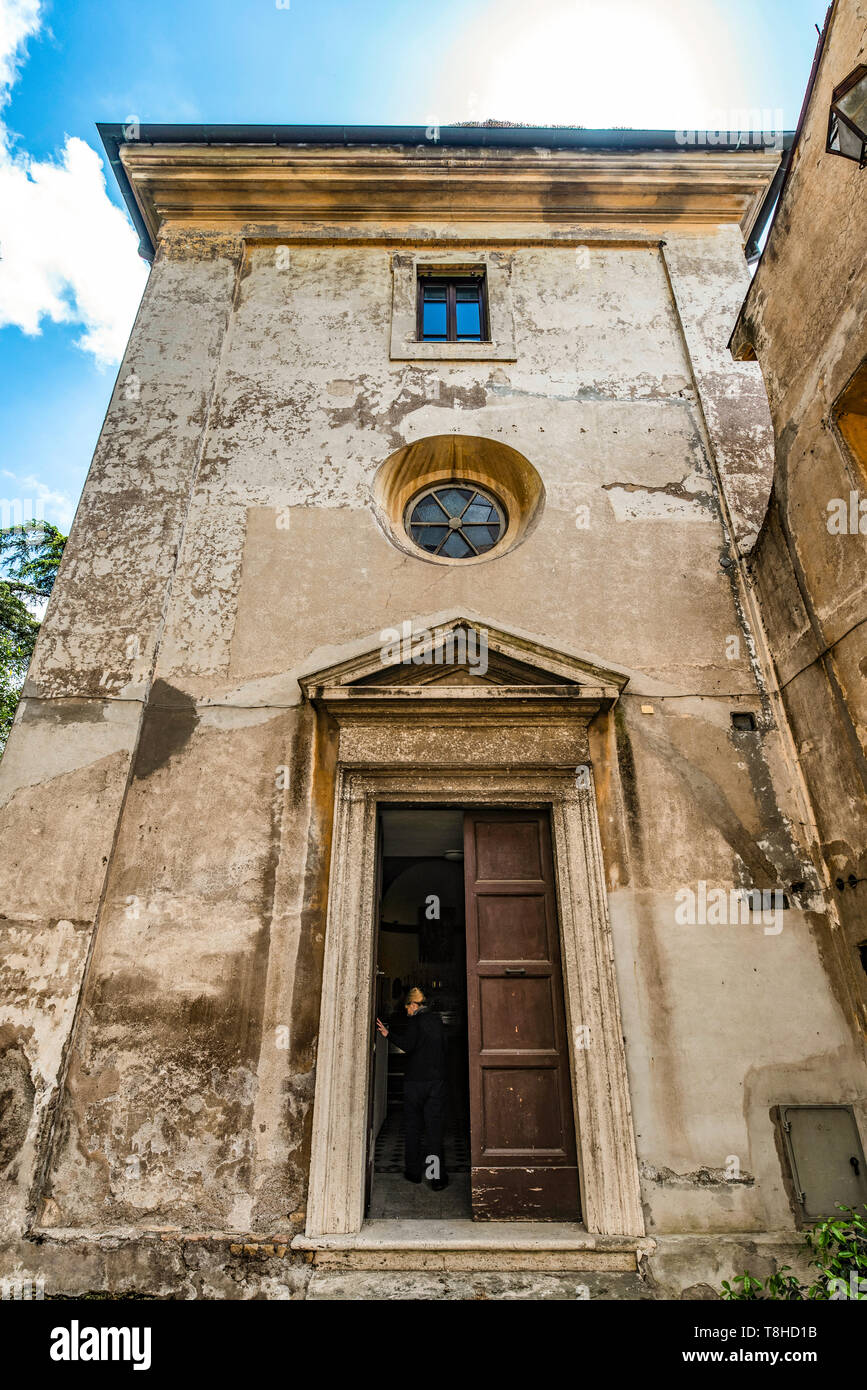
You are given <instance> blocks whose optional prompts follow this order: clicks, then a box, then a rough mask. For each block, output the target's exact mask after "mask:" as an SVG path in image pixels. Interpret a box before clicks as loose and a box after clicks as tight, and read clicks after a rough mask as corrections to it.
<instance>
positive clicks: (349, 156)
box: [0, 127, 867, 1298]
mask: <svg viewBox="0 0 867 1390" xmlns="http://www.w3.org/2000/svg"><path fill="white" fill-rule="evenodd" d="M104 138H105V140H106V145H107V148H108V149H109V153H110V155H111V157H112V162H113V164H114V167H115V169H116V171H117V173H118V177H119V179H120V181H121V185H122V187H123V188H124V191H125V195H126V196H127V199H128V202H129V205H130V207H131V210H132V211H133V213H134V216H135V218H136V220H137V223H138V225H139V226H140V228H141V231H142V236H143V239H144V240H145V242H146V243H150V244H151V245H152V247H153V248H154V250H155V258H154V264H153V270H152V273H151V276H150V279H149V282H148V285H147V288H146V290H145V295H144V299H143V302H142V306H141V309H140V311H139V315H138V318H137V321H136V324H135V327H134V330H133V333H132V336H131V339H130V343H129V347H128V350H127V353H126V356H125V358H124V361H123V364H122V366H121V369H120V372H119V375H118V380H117V384H116V387H115V391H114V394H113V397H112V401H111V405H110V408H109V411H108V414H107V417H106V421H105V424H104V427H103V431H102V434H101V436H100V440H99V443H98V445H97V449H96V453H95V456H94V460H93V464H92V467H91V470H90V474H89V476H88V480H87V484H86V486H85V490H84V494H83V497H82V501H81V504H80V507H79V510H78V513H77V516H76V519H75V523H74V526H73V530H72V534H71V537H70V540H69V544H68V547H67V552H66V555H65V557H64V561H63V566H62V569H61V573H60V577H59V580H58V584H57V586H56V589H55V593H54V595H53V596H52V599H51V602H50V605H49V609H48V613H47V615H46V619H45V622H44V625H43V629H42V632H41V634H40V639H39V643H38V647H37V651H36V654H35V657H34V661H33V664H32V668H31V671H30V674H29V677H28V681H27V685H26V688H25V697H24V699H23V701H22V705H21V707H20V710H19V714H18V716H17V719H16V725H15V728H14V730H13V733H12V736H11V738H10V741H9V745H8V749H7V752H6V754H5V756H4V758H3V763H2V768H0V779H2V782H0V785H2V798H3V816H4V828H3V844H4V850H5V852H4V855H3V863H2V866H0V874H2V920H0V935H2V940H3V943H4V944H3V966H2V976H0V980H2V999H3V1004H2V1012H0V1043H2V1048H3V1052H2V1067H3V1069H4V1076H5V1078H6V1080H5V1083H4V1090H5V1092H6V1094H7V1096H8V1102H7V1107H6V1113H7V1115H8V1122H7V1125H6V1127H5V1135H6V1137H5V1139H4V1144H5V1152H4V1153H3V1154H2V1157H0V1161H2V1162H3V1164H4V1166H3V1168H2V1170H0V1171H2V1176H3V1181H4V1186H5V1189H6V1191H5V1194H4V1200H3V1213H4V1215H3V1221H4V1227H5V1229H4V1236H3V1252H4V1253H3V1262H4V1272H5V1273H6V1274H7V1275H17V1276H19V1277H24V1276H26V1275H28V1274H30V1275H31V1276H35V1275H37V1274H41V1275H42V1276H43V1277H44V1279H45V1286H46V1290H47V1291H49V1290H51V1289H52V1288H53V1289H55V1290H58V1291H61V1292H83V1291H88V1290H103V1289H108V1290H111V1291H113V1292H124V1291H130V1290H139V1291H149V1292H156V1293H159V1294H162V1295H165V1296H189V1295H190V1293H191V1292H192V1293H195V1294H196V1295H198V1296H203V1297H219V1298H226V1297H250V1296H253V1295H256V1294H258V1295H260V1296H261V1295H263V1294H264V1295H265V1296H268V1297H274V1298H285V1297H293V1298H303V1297H361V1296H373V1297H376V1296H378V1292H377V1291H378V1290H381V1289H382V1288H384V1287H386V1285H387V1286H388V1287H389V1288H390V1289H392V1290H393V1288H394V1279H395V1277H399V1278H400V1280H401V1281H402V1285H401V1286H402V1287H403V1288H404V1289H405V1290H406V1291H407V1292H408V1293H410V1294H413V1295H415V1296H422V1297H423V1296H426V1292H429V1290H430V1287H431V1286H430V1280H431V1279H432V1278H434V1277H435V1275H436V1277H437V1278H442V1276H443V1273H444V1274H445V1275H446V1276H447V1277H448V1278H451V1279H453V1280H454V1281H456V1283H455V1287H459V1288H460V1289H466V1290H467V1295H466V1296H473V1290H474V1289H476V1290H478V1288H479V1287H481V1285H482V1283H483V1282H484V1280H486V1279H490V1278H491V1277H496V1278H499V1279H500V1280H502V1279H505V1278H508V1279H512V1280H516V1281H518V1285H517V1286H519V1287H521V1288H523V1289H524V1290H525V1291H526V1296H550V1295H551V1293H552V1290H553V1292H554V1293H557V1292H558V1291H559V1293H560V1295H561V1296H575V1290H576V1289H578V1290H582V1289H583V1290H589V1292H590V1296H591V1297H647V1296H667V1297H672V1296H673V1297H677V1296H680V1295H681V1294H682V1293H683V1292H684V1291H687V1295H688V1296H694V1293H695V1290H696V1289H698V1290H699V1294H700V1293H702V1292H706V1290H707V1288H708V1287H710V1288H715V1287H718V1285H719V1280H720V1279H721V1278H724V1277H729V1276H730V1275H731V1274H733V1273H737V1272H739V1271H740V1270H742V1269H743V1268H744V1267H746V1266H749V1267H750V1268H751V1269H752V1270H753V1271H758V1272H760V1273H761V1272H766V1271H768V1270H770V1269H771V1268H772V1267H773V1266H774V1263H775V1261H780V1260H781V1261H782V1262H783V1263H794V1262H795V1261H794V1260H793V1250H794V1248H795V1247H796V1246H797V1244H798V1239H799V1238H798V1227H799V1225H800V1224H801V1223H802V1221H803V1219H804V1217H805V1215H809V1208H808V1207H807V1208H805V1207H804V1204H803V1202H800V1195H801V1194H800V1192H799V1191H798V1190H796V1189H797V1188H798V1170H797V1167H795V1168H793V1166H792V1157H791V1152H790V1146H789V1140H788V1137H787V1136H789V1134H790V1130H789V1129H787V1125H789V1123H790V1121H789V1120H788V1119H787V1117H786V1113H787V1112H786V1107H791V1108H793V1109H796V1108H798V1107H809V1106H816V1105H820V1106H828V1107H832V1108H834V1107H836V1109H835V1114H837V1111H838V1110H839V1111H840V1112H841V1113H842V1115H843V1119H842V1121H841V1123H842V1124H843V1125H844V1127H845V1125H846V1124H848V1123H851V1124H852V1125H854V1127H855V1128H854V1139H852V1141H851V1143H858V1142H859V1141H858V1133H859V1129H860V1133H861V1134H863V1132H864V1124H865V1116H867V1112H865V1067H864V1055H863V1035H862V1031H861V1023H863V1016H860V1015H859V1014H858V1011H857V1008H856V1007H855V999H854V993H853V989H852V988H850V989H849V992H848V993H847V992H846V991H843V990H841V988H840V984H839V973H838V971H837V969H836V967H835V965H834V962H833V961H831V960H829V958H828V950H827V942H828V940H829V939H830V938H831V936H832V934H833V931H834V929H835V922H836V918H835V916H834V913H835V910H836V909H835V906H834V899H833V893H832V891H831V889H830V888H829V884H828V881H827V874H826V872H825V870H824V869H823V860H822V856H821V853H819V852H818V846H817V840H816V836H815V833H814V813H813V808H812V802H811V800H810V794H809V790H808V787H807V784H806V781H805V768H804V758H803V750H800V752H799V747H798V738H799V735H798V731H797V730H796V729H794V730H793V727H792V724H791V723H790V719H791V712H790V706H789V703H788V702H787V701H786V699H784V698H783V697H782V696H781V691H780V682H779V680H778V678H777V668H776V667H775V664H774V660H773V659H772V656H771V653H770V650H769V647H768V639H767V635H766V632H765V627H764V618H763V614H762V610H761V606H760V603H759V597H760V595H761V586H760V585H759V586H756V584H755V583H754V581H753V579H752V577H751V574H750V572H749V568H748V566H749V564H750V563H751V557H752V556H754V555H755V553H756V544H757V539H758V538H759V537H762V538H764V536H765V535H766V532H767V523H766V521H765V516H766V512H767V508H768V499H769V496H770V495H771V491H772V484H773V479H774V449H773V435H772V427H771V419H770V416H769V413H768V406H767V398H766V396H765V393H764V389H763V386H762V380H761V374H760V371H759V368H758V366H757V365H756V364H755V363H751V362H746V363H740V362H735V361H733V360H732V357H731V354H730V353H729V352H728V348H727V344H728V339H729V335H730V333H731V329H732V326H733V324H734V322H735V320H736V317H737V314H738V309H739V306H740V304H741V302H742V300H743V298H744V295H745V293H746V290H747V288H748V286H749V274H748V269H747V265H746V261H745V259H744V249H743V248H744V241H745V239H746V238H747V237H748V236H749V235H750V234H751V233H752V231H753V229H754V227H755V226H756V223H757V219H758V218H759V217H760V214H761V210H762V208H763V206H764V204H765V200H766V198H767V196H768V192H769V189H770V188H771V185H772V182H773V180H774V177H775V175H776V174H777V171H778V168H779V165H780V159H781V154H780V151H778V150H774V149H765V148H763V147H757V148H752V147H747V148H739V149H733V148H728V147H726V148H719V147H713V146H708V145H706V144H705V145H701V144H698V143H697V144H694V145H685V144H683V143H681V142H679V141H678V140H676V139H675V137H674V136H665V135H655V136H654V135H650V134H648V135H647V136H641V135H639V134H637V133H635V134H633V135H632V136H631V137H630V136H628V135H627V134H625V133H623V132H607V133H606V132H581V131H574V132H555V131H523V130H496V131H490V130H484V129H471V130H467V129H459V128H452V129H450V130H446V129H445V128H444V129H442V130H439V129H436V128H429V129H428V130H427V131H424V130H418V131H416V130H409V131H373V130H371V131H365V130H359V129H354V130H332V131H324V132H323V131H318V132H317V131H309V130H298V129H295V130H292V129H290V130H283V131H276V132H265V131H263V130H257V129H255V128H254V129H246V130H245V129H240V130H238V129H235V130H230V129H226V130H223V131H220V130H219V129H216V128H211V129H210V130H201V131H192V132H191V131H190V130H184V129H183V128H171V127H168V128H167V127H143V128H141V129H140V130H135V131H131V132H123V131H121V130H120V129H114V130H108V131H106V132H104ZM762 544H764V540H763V541H762ZM758 563H759V564H761V563H762V561H761V552H760V554H759V561H758ZM461 865H462V866H463V867H462V868H461ZM431 924H434V925H431ZM851 978H852V980H854V978H855V977H854V975H852V977H851ZM418 979H422V980H423V983H424V985H425V988H426V989H427V990H428V993H429V995H430V996H431V997H432V999H433V1000H434V1001H435V1003H437V1002H438V1003H439V1004H440V1005H443V1004H445V1005H447V1008H444V1016H447V1017H448V1018H449V1019H451V1020H452V1022H453V1028H454V1033H455V1046H456V1049H457V1051H456V1055H457V1056H458V1058H459V1059H461V1058H463V1059H464V1060H463V1061H462V1062H460V1065H459V1066H458V1068H457V1071H456V1076H457V1075H458V1073H459V1072H460V1073H461V1075H462V1076H463V1077H464V1080H465V1081H466V1083H467V1086H466V1090H467V1094H466V1097H465V1099H464V1101H463V1102H460V1103H459V1097H458V1095H457V1089H456V1091H455V1096H454V1097H453V1100H454V1107H455V1112H456V1113H457V1112H458V1111H460V1113H461V1114H462V1115H463V1123H464V1138H465V1140H466V1161H465V1162H464V1163H459V1162H453V1167H454V1172H453V1175H452V1185H451V1188H450V1189H449V1194H448V1201H449V1202H450V1203H452V1204H453V1205H451V1206H449V1207H445V1206H440V1207H437V1208H433V1207H425V1206H424V1205H423V1203H424V1202H425V1201H427V1193H426V1192H425V1193H424V1194H423V1195H419V1197H418V1200H417V1202H416V1204H415V1205H414V1206H413V1207H412V1208H410V1207H407V1206H406V1205H405V1203H406V1201H407V1200H408V1199H406V1197H405V1194H404V1191H403V1189H402V1188H401V1182H400V1178H399V1175H398V1178H397V1181H396V1182H393V1181H391V1176H390V1175H389V1174H388V1173H387V1171H386V1168H387V1165H383V1164H379V1163H378V1161H377V1145H378V1142H379V1136H380V1134H381V1133H382V1132H383V1126H384V1125H387V1124H388V1122H389V1121H388V1113H389V1111H390V1110H391V1109H393V1106H392V1105H391V1104H390V1099H391V1093H390V1090H389V1087H391V1085H392V1083H393V1082H394V1083H395V1084H397V1079H398V1078H399V1060H398V1061H397V1062H395V1054H394V1051H393V1050H391V1051H390V1052H389V1049H388V1048H387V1045H385V1044H381V1043H376V1042H375V1041H374V1038H375V1034H374V1016H375V1014H376V1013H377V1012H379V1011H380V1009H385V1008H388V1007H391V1005H392V1003H393V1002H394V1001H395V1000H399V997H400V990H401V989H402V988H403V987H404V986H405V985H406V984H407V983H412V982H413V981H414V980H418ZM438 996H439V997H438ZM383 1048H385V1051H383ZM461 1049H463V1050H461ZM461 1084H462V1083H461ZM455 1087H456V1088H458V1087H459V1082H458V1081H456V1082H455ZM462 1106H463V1108H461V1107H462ZM801 1113H802V1112H800V1111H799V1114H801ZM847 1133H848V1131H847ZM835 1142H836V1141H835ZM845 1142H846V1143H849V1142H850V1141H849V1139H848V1138H847V1139H846V1141H845ZM850 1147H851V1144H850ZM859 1152H860V1150H859ZM837 1157H841V1155H839V1154H838V1155H837ZM848 1157H849V1155H848V1153H847V1154H846V1155H842V1157H841V1162H842V1164H843V1166H844V1167H845V1168H846V1171H845V1173H844V1174H843V1176H844V1178H845V1179H846V1181H845V1183H844V1184H843V1187H842V1188H840V1189H839V1190H840V1193H841V1196H850V1197H852V1198H853V1199H854V1198H855V1197H857V1196H858V1195H859V1193H860V1192H861V1188H860V1187H859V1186H858V1183H859V1181H861V1179H859V1177H858V1176H857V1175H856V1171H855V1169H854V1168H852V1167H851V1166H848V1167H847V1166H846V1165H847V1163H848ZM861 1171H862V1173H863V1168H862V1170H861ZM841 1181H842V1180H841ZM847 1183H848V1186H847V1185H846V1184H847ZM835 1190H837V1189H835ZM808 1197H809V1198H811V1197H812V1190H811V1193H810V1194H808ZM442 1200H443V1201H445V1198H443V1199H442ZM461 1202H463V1204H464V1205H463V1206H461V1205H460V1204H461ZM377 1203H379V1206H377ZM434 1215H436V1216H437V1217H438V1219H439V1224H437V1225H436V1226H433V1225H431V1224H430V1222H431V1221H432V1220H433V1216H434ZM444 1221H445V1224H443V1222H444ZM426 1223H427V1224H426ZM432 1231H435V1232H436V1234H433V1235H432V1234H431V1232H432ZM521 1281H523V1282H521Z"/></svg>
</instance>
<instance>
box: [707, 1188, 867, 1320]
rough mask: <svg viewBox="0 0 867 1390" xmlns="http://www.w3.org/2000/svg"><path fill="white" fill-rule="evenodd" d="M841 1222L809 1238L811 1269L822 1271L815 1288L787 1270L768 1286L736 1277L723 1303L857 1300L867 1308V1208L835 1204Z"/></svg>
mask: <svg viewBox="0 0 867 1390" xmlns="http://www.w3.org/2000/svg"><path fill="white" fill-rule="evenodd" d="M836 1206H837V1209H838V1211H840V1212H842V1213H843V1214H842V1216H829V1217H827V1218H826V1219H825V1220H824V1221H820V1222H818V1223H817V1224H816V1225H815V1226H813V1227H812V1228H811V1229H810V1230H809V1231H807V1232H805V1235H804V1244H805V1246H806V1249H807V1250H808V1251H809V1252H810V1254H811V1255H812V1257H813V1258H812V1259H811V1260H810V1264H811V1265H813V1266H814V1267H815V1268H816V1269H817V1270H818V1275H817V1277H816V1279H815V1280H814V1281H813V1283H812V1284H802V1283H801V1282H800V1280H799V1279H797V1278H796V1276H795V1275H794V1274H792V1273H790V1266H789V1265H783V1266H782V1268H781V1269H778V1270H777V1271H776V1273H775V1274H772V1275H770V1277H769V1278H768V1279H766V1280H765V1281H764V1282H763V1281H762V1280H761V1279H755V1278H754V1277H753V1275H751V1274H747V1273H746V1271H745V1272H744V1273H743V1274H737V1275H735V1277H734V1278H733V1279H732V1281H731V1283H729V1281H728V1280H727V1279H724V1280H723V1285H722V1293H721V1295H720V1297H721V1298H723V1299H726V1300H728V1301H736V1302H739V1303H741V1302H750V1303H752V1302H756V1301H758V1300H765V1299H773V1300H776V1301H778V1302H779V1301H783V1302H792V1301H795V1300H805V1299H812V1300H815V1301H825V1300H829V1301H830V1300H839V1299H844V1298H854V1299H858V1300H863V1301H865V1302H867V1221H865V1219H864V1218H865V1216H867V1207H862V1208H861V1209H860V1210H859V1209H858V1208H856V1207H844V1206H841V1205H840V1203H839V1202H837V1203H836Z"/></svg>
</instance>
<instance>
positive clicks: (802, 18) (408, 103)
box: [0, 0, 826, 529]
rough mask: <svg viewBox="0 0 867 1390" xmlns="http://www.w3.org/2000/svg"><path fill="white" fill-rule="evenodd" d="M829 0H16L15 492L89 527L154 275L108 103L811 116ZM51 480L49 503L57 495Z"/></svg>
mask: <svg viewBox="0 0 867 1390" xmlns="http://www.w3.org/2000/svg"><path fill="white" fill-rule="evenodd" d="M825 10H826V0H532V3H531V2H530V0H436V3H432V0H364V3H362V2H361V0H289V4H288V5H286V4H285V0H284V2H283V3H281V0H172V2H171V3H169V2H168V0H149V3H148V4H147V5H135V4H130V3H128V2H126V3H118V2H117V0H79V3H75V2H74V0H72V2H71V3H62V2H61V0H55V3H53V4H52V3H44V2H43V0H0V497H5V498H7V499H12V498H15V497H20V498H22V499H28V500H30V501H37V502H40V508H39V509H40V511H41V513H42V514H44V515H45V516H46V517H47V518H48V519H49V520H51V521H55V522H57V523H58V524H60V525H62V526H63V527H64V529H65V528H66V527H67V526H68V524H69V522H70V520H71V515H72V512H73V510H74V507H75V504H76V502H77V500H78V496H79V493H80V490H81V486H82V484H83V482H84V478H85V475H86V472H87V468H88V465H89V463H90V457H91V454H92V452H93V448H94V445H95V443H96V439H97V436H98V433H99V429H100V426H101V423H102V418H103V415H104V412H105V408H106V405H107V403H108V399H109V396H110V393H111V389H112V385H113V382H114V378H115V374H116V371H117V365H118V360H119V354H120V352H121V351H122V346H123V343H124V341H125V338H126V336H127V334H128V332H129V328H130V326H131V323H132V317H133V315H134V312H135V306H136V303H137V301H138V298H139V296H140V294H141V290H142V287H143V284H144V278H145V274H146V270H145V267H144V266H143V263H142V262H141V261H140V260H139V258H138V257H137V255H136V244H137V243H136V238H135V236H134V235H133V233H132V231H131V229H130V228H129V226H128V224H127V222H126V219H125V215H124V214H123V212H122V211H121V210H120V199H119V196H118V193H117V190H116V188H115V186H114V183H113V180H112V177H111V174H110V173H108V174H107V177H106V179H105V188H104V187H103V183H102V177H103V175H102V172H101V170H100V167H99V162H98V157H101V155H102V148H101V145H99V142H98V140H97V136H96V131H95V129H94V123H95V122H96V121H124V120H127V119H128V118H129V117H131V116H137V117H138V118H139V119H140V120H142V121H208V122H218V121H232V122H250V123H253V122H259V121H263V122H279V123H284V124H291V123H293V122H298V123H306V122H313V123H340V124H342V123H350V124H351V123H359V124H369V123H382V124H428V123H430V122H432V121H438V122H439V123H441V124H447V123H449V122H450V121H460V120H472V119H477V120H482V119H485V118H487V117H496V118H498V119H501V120H502V119H512V120H521V121H530V122H538V123H539V124H548V123H576V124H582V125H585V126H610V125H619V126H639V127H641V126H648V127H657V128H658V127H662V128H671V129H686V128H692V127H698V128H702V127H705V126H712V127H713V126H716V125H723V124H725V121H723V120H719V119H718V117H719V114H720V113H724V112H727V111H731V110H732V109H755V108H758V109H760V110H767V111H768V112H770V113H772V115H773V118H774V120H775V121H776V120H777V119H778V117H777V116H776V113H777V112H780V111H781V112H782V124H783V126H784V127H785V128H791V127H793V126H794V125H795V123H796V121H797V117H798V112H799V109H800V105H801V99H802V97H803V92H804V88H805V86H806V82H807V78H808V75H809V71H810V64H811V61H812V57H813V52H814V49H815V44H816V31H815V28H814V25H815V24H816V23H818V24H821V23H822V21H823V19H824V15H825ZM40 499H41V501H40Z"/></svg>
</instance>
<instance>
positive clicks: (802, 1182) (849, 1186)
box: [777, 1104, 867, 1222]
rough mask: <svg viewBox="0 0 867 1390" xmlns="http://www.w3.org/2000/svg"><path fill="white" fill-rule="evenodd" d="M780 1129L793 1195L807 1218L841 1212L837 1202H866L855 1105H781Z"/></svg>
mask: <svg viewBox="0 0 867 1390" xmlns="http://www.w3.org/2000/svg"><path fill="white" fill-rule="evenodd" d="M777 1113H778V1116H779V1122H780V1130H781V1134H782V1139H783V1145H784V1148H785V1153H786V1157H787V1159H788V1164H789V1170H790V1176H791V1180H792V1182H793V1184H794V1196H795V1200H796V1202H797V1204H798V1210H799V1212H800V1214H801V1216H802V1217H803V1219H804V1220H805V1221H808V1222H809V1221H819V1220H821V1219H822V1218H823V1217H826V1216H836V1215H838V1212H837V1206H836V1204H837V1203H838V1202H839V1203H841V1204H842V1205H843V1206H849V1207H853V1206H861V1205H864V1204H867V1166H865V1161H864V1149H863V1146H862V1144H861V1136H860V1134H859V1132H858V1124H857V1121H856V1119H855V1112H854V1110H853V1108H852V1106H851V1105H825V1104H816V1105H780V1106H778V1107H777Z"/></svg>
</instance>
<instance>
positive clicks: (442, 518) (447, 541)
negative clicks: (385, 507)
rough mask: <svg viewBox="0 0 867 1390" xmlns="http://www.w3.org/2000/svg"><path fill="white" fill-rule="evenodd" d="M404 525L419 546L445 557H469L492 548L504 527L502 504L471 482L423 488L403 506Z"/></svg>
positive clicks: (429, 552)
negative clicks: (406, 505)
mask: <svg viewBox="0 0 867 1390" xmlns="http://www.w3.org/2000/svg"><path fill="white" fill-rule="evenodd" d="M405 524H406V529H407V531H408V533H409V535H410V537H411V538H412V540H413V541H414V542H415V544H416V545H417V546H419V547H420V549H421V550H426V551H427V553H428V554H429V555H439V556H442V557H443V558H444V559H448V560H472V559H473V558H474V557H475V556H476V555H484V554H485V552H486V551H488V550H493V548H494V546H495V545H496V544H497V541H498V540H499V539H500V537H501V536H502V535H503V533H504V532H505V529H506V514H505V512H504V510H503V507H502V505H501V504H500V503H499V502H498V501H497V500H496V498H494V497H492V496H491V494H490V493H489V492H483V491H482V490H481V488H477V487H475V486H473V485H472V484H465V483H460V482H457V483H440V484H438V485H437V486H436V487H429V488H426V489H425V491H424V492H421V493H419V494H418V495H417V496H416V497H414V498H413V499H412V501H411V502H410V503H409V505H408V507H407V509H406V523H405Z"/></svg>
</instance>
